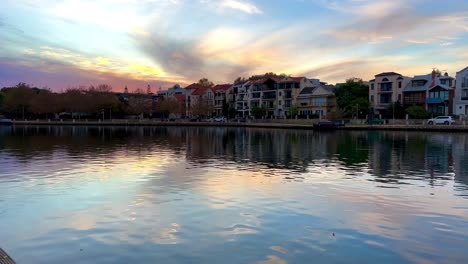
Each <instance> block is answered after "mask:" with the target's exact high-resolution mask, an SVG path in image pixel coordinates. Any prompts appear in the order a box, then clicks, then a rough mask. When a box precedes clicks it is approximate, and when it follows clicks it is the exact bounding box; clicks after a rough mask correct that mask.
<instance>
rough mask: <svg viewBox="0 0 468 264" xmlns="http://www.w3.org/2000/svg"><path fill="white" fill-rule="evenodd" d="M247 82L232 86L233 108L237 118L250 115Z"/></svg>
mask: <svg viewBox="0 0 468 264" xmlns="http://www.w3.org/2000/svg"><path fill="white" fill-rule="evenodd" d="M248 83H249V82H248V81H247V82H241V83H237V84H234V85H233V86H232V93H233V95H234V98H233V99H234V100H233V103H234V108H235V109H236V111H237V114H238V116H240V117H247V116H249V115H250V104H249V89H248V88H249V87H250V85H248Z"/></svg>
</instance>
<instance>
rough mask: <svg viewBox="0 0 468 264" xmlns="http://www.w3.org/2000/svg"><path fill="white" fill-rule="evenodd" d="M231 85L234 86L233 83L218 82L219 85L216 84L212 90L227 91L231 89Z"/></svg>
mask: <svg viewBox="0 0 468 264" xmlns="http://www.w3.org/2000/svg"><path fill="white" fill-rule="evenodd" d="M231 87H232V84H218V85H216V86H214V87H213V88H211V90H213V92H217V91H227V90H229V89H231Z"/></svg>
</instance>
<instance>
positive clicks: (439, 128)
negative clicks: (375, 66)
mask: <svg viewBox="0 0 468 264" xmlns="http://www.w3.org/2000/svg"><path fill="white" fill-rule="evenodd" d="M16 125H18V126H154V127H176V126H181V127H252V128H274V129H307V130H319V131H320V130H324V129H316V128H314V127H313V124H311V123H309V124H308V123H303V124H290V123H280V122H275V123H262V122H254V123H235V122H227V123H213V122H180V121H175V122H174V121H172V122H171V121H155V120H113V121H76V120H75V121H43V120H35V121H33V120H29V121H13V122H12V126H16ZM327 130H369V131H372V130H384V131H385V130H386V131H428V132H468V126H467V125H466V124H465V125H450V126H445V125H431V126H430V125H388V124H385V125H346V126H343V127H338V128H336V129H327Z"/></svg>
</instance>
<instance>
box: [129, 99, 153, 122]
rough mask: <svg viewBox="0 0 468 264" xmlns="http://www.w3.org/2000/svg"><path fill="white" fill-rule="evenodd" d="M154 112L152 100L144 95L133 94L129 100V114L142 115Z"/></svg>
mask: <svg viewBox="0 0 468 264" xmlns="http://www.w3.org/2000/svg"><path fill="white" fill-rule="evenodd" d="M152 111H153V101H152V98H151V97H149V96H147V95H144V94H133V95H131V96H130V97H129V98H128V105H127V111H126V112H127V113H130V114H134V115H140V116H141V117H143V115H144V114H151V112H152Z"/></svg>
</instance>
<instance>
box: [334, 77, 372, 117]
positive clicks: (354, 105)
mask: <svg viewBox="0 0 468 264" xmlns="http://www.w3.org/2000/svg"><path fill="white" fill-rule="evenodd" d="M335 95H336V102H337V104H338V107H339V108H340V110H341V112H342V113H343V115H344V116H353V115H354V114H355V113H361V112H365V113H367V112H368V109H369V106H370V105H369V87H368V86H367V85H366V84H364V82H363V81H362V80H361V79H359V78H350V79H348V80H346V83H344V84H342V85H340V86H338V88H337V89H336V90H335Z"/></svg>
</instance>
